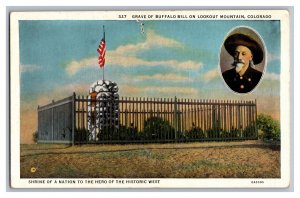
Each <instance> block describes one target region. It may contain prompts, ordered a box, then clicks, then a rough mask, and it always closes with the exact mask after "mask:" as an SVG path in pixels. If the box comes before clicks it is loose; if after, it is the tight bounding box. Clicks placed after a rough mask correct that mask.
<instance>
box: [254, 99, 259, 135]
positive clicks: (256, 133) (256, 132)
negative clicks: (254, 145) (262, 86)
mask: <svg viewBox="0 0 300 198" xmlns="http://www.w3.org/2000/svg"><path fill="white" fill-rule="evenodd" d="M254 126H255V139H258V129H257V102H256V99H255V125H254Z"/></svg>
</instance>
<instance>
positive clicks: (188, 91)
mask: <svg viewBox="0 0 300 198" xmlns="http://www.w3.org/2000/svg"><path fill="white" fill-rule="evenodd" d="M142 89H143V90H145V91H146V92H156V93H163V94H173V95H174V96H175V95H178V94H185V95H197V94H198V90H197V89H195V88H188V87H154V86H149V87H145V88H142Z"/></svg>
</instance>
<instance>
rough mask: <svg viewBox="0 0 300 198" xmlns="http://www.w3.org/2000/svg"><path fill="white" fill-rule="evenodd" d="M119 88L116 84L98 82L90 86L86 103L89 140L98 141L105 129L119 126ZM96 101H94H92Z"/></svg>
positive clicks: (103, 81)
mask: <svg viewBox="0 0 300 198" xmlns="http://www.w3.org/2000/svg"><path fill="white" fill-rule="evenodd" d="M118 91H119V88H118V85H117V83H115V82H112V81H109V80H98V81H97V82H95V83H93V84H92V85H91V86H90V90H89V98H90V99H91V100H92V101H91V102H88V130H89V132H90V136H89V140H90V141H98V140H99V137H100V134H101V133H102V132H103V130H104V129H105V128H107V127H115V128H116V129H117V128H118V126H119V94H118ZM93 100H96V101H93Z"/></svg>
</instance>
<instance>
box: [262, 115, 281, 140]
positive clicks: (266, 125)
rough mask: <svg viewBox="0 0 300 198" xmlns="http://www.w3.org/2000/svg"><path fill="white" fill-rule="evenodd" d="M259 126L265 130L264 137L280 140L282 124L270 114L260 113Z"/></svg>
mask: <svg viewBox="0 0 300 198" xmlns="http://www.w3.org/2000/svg"><path fill="white" fill-rule="evenodd" d="M257 127H258V129H259V130H261V131H262V132H263V139H268V140H270V139H273V140H280V124H279V121H277V120H274V119H273V118H272V117H271V116H270V115H265V114H260V115H258V116H257Z"/></svg>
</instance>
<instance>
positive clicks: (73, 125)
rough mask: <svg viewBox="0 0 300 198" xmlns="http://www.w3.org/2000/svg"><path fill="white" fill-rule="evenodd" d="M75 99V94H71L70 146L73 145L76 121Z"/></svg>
mask: <svg viewBox="0 0 300 198" xmlns="http://www.w3.org/2000/svg"><path fill="white" fill-rule="evenodd" d="M75 99H76V94H75V92H73V97H72V146H74V145H75V123H76V121H75V119H76V114H75V111H76V105H75Z"/></svg>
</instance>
